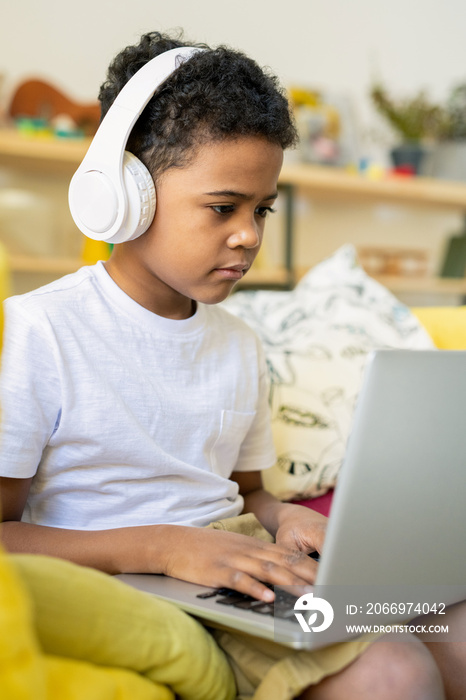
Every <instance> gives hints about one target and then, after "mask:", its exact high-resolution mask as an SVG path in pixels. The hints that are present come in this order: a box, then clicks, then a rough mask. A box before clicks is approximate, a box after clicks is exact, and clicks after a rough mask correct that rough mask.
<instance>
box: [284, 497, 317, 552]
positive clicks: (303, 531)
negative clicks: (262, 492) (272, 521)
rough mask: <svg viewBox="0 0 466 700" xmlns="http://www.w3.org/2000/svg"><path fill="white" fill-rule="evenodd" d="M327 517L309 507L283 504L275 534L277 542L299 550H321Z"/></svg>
mask: <svg viewBox="0 0 466 700" xmlns="http://www.w3.org/2000/svg"><path fill="white" fill-rule="evenodd" d="M327 523H328V518H326V517H325V516H324V515H321V514H320V513H317V512H316V511H314V510H311V509H310V508H306V507H304V506H299V505H294V504H291V503H288V504H283V506H282V508H281V512H280V516H279V526H278V528H277V532H276V535H275V540H276V542H277V544H281V545H283V546H284V547H287V548H288V549H297V550H299V551H300V552H305V553H307V554H309V553H310V552H314V551H317V552H319V553H320V552H321V551H322V546H323V543H324V539H325V532H326V529H327Z"/></svg>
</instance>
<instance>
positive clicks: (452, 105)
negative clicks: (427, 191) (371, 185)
mask: <svg viewBox="0 0 466 700" xmlns="http://www.w3.org/2000/svg"><path fill="white" fill-rule="evenodd" d="M370 94H371V98H372V101H373V103H374V105H375V107H376V109H377V110H378V111H379V112H380V114H381V115H382V116H383V117H385V119H386V120H387V121H388V122H389V123H390V125H391V126H392V128H393V129H394V131H395V132H396V133H397V134H398V136H399V137H400V138H401V142H400V144H398V145H397V146H396V147H395V148H393V149H392V151H391V157H392V161H393V164H394V166H395V169H401V170H403V169H404V170H406V169H411V170H412V172H413V173H417V174H422V175H431V176H433V177H437V178H443V179H447V180H466V83H462V84H460V85H457V86H456V87H454V88H453V89H452V90H451V92H450V95H449V96H448V98H447V100H446V103H445V104H444V105H443V104H434V103H433V102H431V101H430V100H429V99H428V98H427V96H426V93H425V92H424V91H420V92H419V93H418V94H417V95H415V96H414V97H413V98H410V99H401V100H394V99H393V98H392V97H391V96H390V95H389V94H388V92H387V91H386V89H385V88H384V87H383V86H382V85H381V84H380V83H378V84H375V85H374V86H373V87H372V89H371V93H370Z"/></svg>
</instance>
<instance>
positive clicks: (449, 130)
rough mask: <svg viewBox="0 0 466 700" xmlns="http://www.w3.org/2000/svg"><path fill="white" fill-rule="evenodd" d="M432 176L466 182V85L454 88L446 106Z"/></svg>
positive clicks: (435, 151)
mask: <svg viewBox="0 0 466 700" xmlns="http://www.w3.org/2000/svg"><path fill="white" fill-rule="evenodd" d="M431 174H432V175H433V176H434V177H440V178H445V179H448V180H466V83H463V84H460V85H457V86H456V87H454V88H453V90H452V91H451V93H450V96H449V98H448V100H447V103H446V105H445V109H444V116H443V119H442V121H441V123H440V124H439V131H438V143H437V144H436V146H435V148H434V150H433V153H432V158H431Z"/></svg>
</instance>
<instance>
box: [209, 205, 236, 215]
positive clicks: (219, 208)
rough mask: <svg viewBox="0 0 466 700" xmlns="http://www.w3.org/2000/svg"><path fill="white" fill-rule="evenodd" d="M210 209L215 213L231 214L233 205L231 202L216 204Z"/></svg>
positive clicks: (233, 208)
mask: <svg viewBox="0 0 466 700" xmlns="http://www.w3.org/2000/svg"><path fill="white" fill-rule="evenodd" d="M212 209H213V210H214V211H215V212H217V214H231V213H232V212H234V210H235V207H234V205H233V204H216V205H215V206H213V207H212Z"/></svg>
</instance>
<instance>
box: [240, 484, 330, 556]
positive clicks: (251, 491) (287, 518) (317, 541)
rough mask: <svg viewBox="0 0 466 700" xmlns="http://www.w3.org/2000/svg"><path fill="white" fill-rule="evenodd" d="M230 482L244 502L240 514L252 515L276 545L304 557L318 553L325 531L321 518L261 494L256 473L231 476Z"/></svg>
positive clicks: (325, 525) (303, 509) (324, 522)
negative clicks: (311, 553)
mask: <svg viewBox="0 0 466 700" xmlns="http://www.w3.org/2000/svg"><path fill="white" fill-rule="evenodd" d="M231 479H233V481H236V483H237V484H238V486H239V491H240V493H241V495H242V496H243V498H244V508H243V513H254V515H255V516H256V518H257V519H258V520H259V522H260V523H261V524H262V525H263V526H264V527H265V529H266V530H267V531H268V532H270V533H271V534H272V535H273V536H274V537H275V540H276V542H277V544H281V545H283V546H285V547H289V548H290V549H298V550H299V551H301V552H306V553H309V552H313V551H315V550H317V551H318V552H320V551H321V549H322V545H323V542H324V538H325V531H326V527H327V518H326V517H325V516H324V515H321V514H320V513H317V512H315V511H313V510H311V509H310V508H305V507H303V506H299V505H297V504H293V503H282V502H281V501H279V500H278V499H277V498H275V496H272V494H271V493H268V491H265V490H264V488H263V486H262V477H261V473H260V472H259V471H256V472H233V474H232V475H231Z"/></svg>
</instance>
